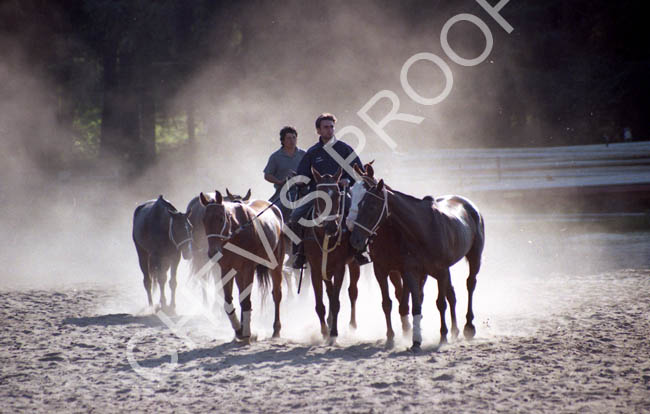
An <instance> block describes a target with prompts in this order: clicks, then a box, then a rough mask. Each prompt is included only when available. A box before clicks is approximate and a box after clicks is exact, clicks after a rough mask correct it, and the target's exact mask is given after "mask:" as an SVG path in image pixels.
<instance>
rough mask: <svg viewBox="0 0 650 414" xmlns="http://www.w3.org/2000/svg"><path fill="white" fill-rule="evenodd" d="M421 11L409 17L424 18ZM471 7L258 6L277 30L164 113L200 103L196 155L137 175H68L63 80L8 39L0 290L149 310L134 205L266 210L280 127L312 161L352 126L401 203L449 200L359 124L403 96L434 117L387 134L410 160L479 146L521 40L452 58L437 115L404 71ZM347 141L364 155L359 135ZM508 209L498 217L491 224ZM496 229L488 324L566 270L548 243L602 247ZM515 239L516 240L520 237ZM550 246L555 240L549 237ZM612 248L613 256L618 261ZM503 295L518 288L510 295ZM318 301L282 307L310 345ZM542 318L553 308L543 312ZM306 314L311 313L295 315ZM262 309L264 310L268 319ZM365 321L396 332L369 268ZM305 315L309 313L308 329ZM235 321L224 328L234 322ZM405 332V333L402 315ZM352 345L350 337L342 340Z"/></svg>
mask: <svg viewBox="0 0 650 414" xmlns="http://www.w3.org/2000/svg"><path fill="white" fill-rule="evenodd" d="M416 5H417V2H415V3H414V7H413V10H411V13H416V14H417V7H416ZM468 9H469V10H468ZM468 9H463V5H459V6H458V8H457V9H455V8H449V7H447V8H441V9H440V12H439V13H437V14H433V15H430V16H426V17H427V19H426V22H427V23H426V24H421V23H420V24H410V23H409V22H410V20H409V16H408V15H404V14H400V13H398V11H397V9H396V8H392V7H388V6H386V4H385V3H376V2H347V3H344V2H333V3H328V6H327V7H325V6H322V7H321V6H318V7H315V6H314V5H313V4H311V3H309V2H301V1H294V2H288V3H285V6H283V7H280V8H278V7H276V6H274V4H273V3H264V4H262V5H256V6H255V8H254V9H253V7H252V6H248V8H245V9H244V11H243V12H242V13H246V14H248V15H250V18H249V19H247V25H248V26H249V29H250V28H255V27H257V26H259V27H264V28H267V29H268V28H273V29H274V30H272V31H269V32H268V33H267V32H264V31H254V30H252V31H250V32H246V33H247V34H250V36H251V38H250V39H246V41H247V42H250V44H252V45H253V46H250V44H249V45H248V47H247V48H246V49H245V52H242V55H240V56H237V59H235V60H223V59H220V58H219V53H215V54H214V55H213V56H217V57H216V58H214V57H213V58H210V59H206V62H205V63H204V64H203V65H202V66H201V67H199V68H196V70H195V76H194V77H193V79H192V80H191V81H190V82H188V84H187V85H186V86H185V87H184V88H182V90H181V91H180V92H179V93H178V95H177V96H174V97H170V98H169V102H167V103H166V108H167V110H180V108H182V106H183V104H184V103H185V102H187V100H188V99H190V100H191V101H192V103H193V106H194V108H196V114H197V119H198V120H199V122H200V133H199V136H198V138H197V146H196V147H195V148H192V149H188V148H180V149H178V150H176V151H173V152H167V153H164V154H160V156H159V159H158V160H157V162H156V164H155V165H153V166H152V167H151V168H149V169H147V170H146V171H144V172H142V174H140V175H139V176H137V177H128V178H125V176H124V174H123V173H122V170H121V168H122V166H121V164H119V163H117V162H112V161H110V160H105V159H104V160H101V161H99V160H98V161H91V162H90V163H88V165H85V167H84V168H83V169H75V168H70V167H68V166H67V164H66V159H65V156H63V157H62V156H61V155H60V154H61V148H66V151H63V152H64V153H66V154H67V153H69V151H68V149H69V148H68V147H69V146H70V145H71V144H70V142H71V139H70V137H71V136H73V134H74V132H73V131H72V130H71V129H70V128H69V126H65V125H62V124H61V123H60V122H59V121H58V119H57V115H56V114H57V102H56V93H55V92H56V88H57V84H56V83H53V82H52V81H51V79H48V78H47V76H45V74H43V73H39V72H38V71H33V70H32V69H31V64H30V58H28V57H25V56H23V55H22V54H21V46H22V45H21V44H20V42H19V41H15V39H11V38H9V39H1V42H0V43H1V44H2V45H3V47H2V50H3V52H2V54H3V58H2V59H1V60H0V95H1V99H0V137H1V139H0V151H1V153H0V159H1V165H0V175H1V179H0V205H1V212H2V214H1V218H0V233H1V234H2V236H3V242H4V243H3V248H2V249H0V269H1V273H0V281H1V282H0V284H1V285H2V286H0V289H12V288H21V289H22V288H30V289H40V288H48V289H61V288H68V287H76V288H80V287H96V288H102V289H105V288H110V289H114V290H115V291H116V292H119V294H118V295H117V296H116V297H115V299H114V300H111V301H109V302H110V303H109V304H105V305H102V307H101V308H100V309H102V310H103V311H106V312H108V311H112V312H125V311H128V312H133V313H137V312H141V311H142V310H143V308H144V304H145V302H146V296H145V293H144V289H142V282H141V280H142V274H141V272H140V269H139V267H138V263H137V256H136V252H135V248H134V247H133V243H132V240H131V220H132V214H133V210H134V209H135V207H136V206H137V205H138V204H139V203H141V202H144V201H146V200H148V199H152V198H155V197H157V196H158V195H159V194H163V195H164V196H165V197H166V198H167V199H168V200H170V201H171V202H172V203H173V204H174V205H175V206H176V207H177V209H179V210H181V211H184V210H185V207H186V205H187V203H188V202H189V200H190V199H191V198H192V197H194V196H196V195H197V194H198V193H199V192H200V191H213V190H214V189H218V190H221V191H224V190H225V188H226V187H227V188H229V189H230V191H231V192H236V193H240V194H243V193H245V192H246V190H247V189H249V188H250V189H252V193H253V198H268V197H269V196H270V195H271V194H272V192H273V189H272V186H271V185H270V184H268V183H266V182H265V181H264V180H263V175H262V169H263V168H264V165H265V163H266V160H267V157H268V155H269V154H270V153H271V152H272V151H274V150H275V149H277V148H278V147H279V139H278V136H277V133H278V131H279V130H280V128H282V126H284V125H294V126H295V127H296V128H297V129H298V131H299V137H298V139H299V146H300V147H301V148H305V149H306V148H308V147H309V146H311V145H312V144H313V143H315V142H316V139H317V136H316V134H315V131H314V125H313V122H314V119H315V118H316V117H317V115H318V114H320V113H321V112H332V113H334V114H336V116H337V117H338V119H339V122H338V123H337V128H338V129H339V130H340V129H341V128H343V127H345V126H349V125H351V126H356V127H358V128H361V129H362V130H363V131H364V133H365V134H366V136H367V138H368V141H367V143H366V148H365V149H364V151H363V152H362V153H361V154H360V156H361V159H362V161H364V162H368V161H370V160H371V159H373V158H376V157H381V159H382V161H381V162H379V163H377V164H376V165H375V170H376V171H377V175H378V176H379V177H383V178H386V180H387V182H389V183H391V182H392V183H395V182H397V183H400V182H401V183H403V186H404V187H402V188H403V190H404V191H406V192H409V193H412V194H415V195H419V196H422V195H425V194H439V192H440V190H439V188H440V187H444V186H445V181H446V179H445V176H444V175H442V176H438V177H435V179H436V181H435V182H436V187H435V188H422V187H420V186H418V187H413V186H409V185H408V180H401V179H399V178H398V176H401V175H403V173H404V171H395V170H394V169H393V170H391V171H390V172H387V173H384V172H383V170H384V169H386V170H388V169H389V167H390V166H391V164H392V161H391V154H392V153H391V151H390V149H389V148H388V147H387V146H386V145H385V143H384V142H383V141H381V139H379V138H378V137H377V136H376V135H375V134H374V133H373V132H372V131H371V130H370V129H369V128H368V127H367V125H365V124H364V123H363V121H362V120H361V119H360V118H359V117H358V116H357V114H356V113H357V111H358V110H359V109H361V108H362V106H363V105H364V104H365V103H366V102H367V101H368V100H369V99H370V98H371V97H372V96H374V94H375V93H377V92H379V91H381V90H385V89H388V90H391V91H393V92H395V93H396V94H397V95H398V97H399V98H400V104H401V106H400V112H405V113H409V114H415V115H418V116H422V117H424V121H423V122H422V123H421V124H419V125H415V124H411V123H406V122H400V121H394V122H393V123H391V124H390V125H389V126H387V128H386V131H387V133H388V134H389V135H390V136H391V137H393V138H394V139H395V140H396V141H397V142H398V145H399V146H398V150H397V151H398V152H399V153H402V154H404V153H411V152H418V151H420V150H422V149H423V148H428V149H436V148H438V147H449V146H456V145H458V146H463V145H472V146H480V145H481V143H482V139H481V133H482V131H484V130H486V129H488V128H487V126H486V125H485V122H484V121H485V120H486V119H489V114H490V113H489V107H490V101H489V99H490V97H489V96H486V95H483V94H481V93H480V91H481V90H482V89H483V88H485V87H486V85H491V86H493V84H494V83H495V82H498V81H499V79H502V78H503V77H504V72H503V71H504V70H505V69H504V67H505V66H507V64H506V63H504V62H505V61H507V56H503V55H499V52H498V50H499V46H500V45H499V43H500V42H505V41H516V39H514V38H507V37H505V36H504V35H503V34H501V33H499V30H500V28H498V27H496V26H492V29H493V33H494V34H495V46H494V48H495V49H494V50H495V52H494V53H495V57H493V58H492V59H488V61H486V62H485V63H483V64H482V65H480V66H478V67H474V68H461V67H459V66H457V65H454V64H452V63H451V62H449V61H448V63H449V64H450V66H451V67H452V70H453V74H454V87H453V90H452V92H451V94H450V96H449V97H448V98H447V99H446V100H445V101H444V102H443V103H441V104H440V105H436V106H431V107H425V106H422V105H419V104H417V103H414V102H413V101H411V100H410V99H409V98H408V97H407V96H406V94H405V93H404V91H403V90H402V88H401V85H400V81H399V73H400V70H401V67H402V65H403V63H404V62H405V61H406V60H407V59H408V58H409V57H411V56H412V55H413V54H415V53H419V52H431V53H436V54H438V55H440V56H445V55H444V52H443V51H442V49H441V47H440V41H439V33H440V29H441V28H442V26H443V24H444V22H445V21H446V20H447V19H448V18H449V17H451V16H452V15H454V14H456V13H460V12H477V13H478V11H477V8H476V6H475V5H471V7H470V6H468ZM427 10H429V9H427ZM482 17H485V16H482ZM422 20H424V19H422ZM450 42H451V43H452V46H453V47H454V48H455V50H457V51H458V53H459V54H461V55H464V56H476V55H478V54H479V53H480V52H481V51H482V50H483V47H484V42H485V40H484V38H483V35H482V34H481V33H480V31H478V29H476V27H473V26H471V25H467V26H466V25H458V26H457V27H455V28H454V29H453V30H452V31H451V32H450ZM409 80H410V82H411V84H413V85H417V86H418V90H419V91H421V94H423V95H427V96H435V95H437V94H438V93H440V91H441V90H442V87H441V85H442V84H443V82H444V78H443V76H442V73H441V72H440V71H439V70H438V69H437V68H435V67H434V66H431V65H427V64H426V63H422V64H420V65H416V66H414V67H413V68H412V71H411V72H410V74H409ZM388 110H390V106H389V104H388V102H384V101H382V102H379V103H378V104H377V105H376V106H375V107H373V108H372V110H371V111H370V114H371V116H372V117H373V118H374V119H377V120H378V119H381V117H382V116H383V114H385V113H387V112H388ZM345 139H346V140H348V141H349V142H350V143H351V144H352V145H353V146H354V145H356V140H355V139H354V138H353V137H352V136H349V137H345ZM382 163H383V164H382ZM406 173H407V174H411V173H412V174H420V173H421V172H420V171H406ZM402 188H400V189H402ZM479 207H481V206H480V205H479ZM499 209H500V207H499V206H496V205H490V206H488V208H487V210H489V211H491V212H495V211H499ZM486 223H487V250H486V253H485V260H484V263H483V269H482V271H481V273H480V274H479V277H478V279H479V284H478V288H477V292H476V297H477V298H478V299H477V300H478V303H479V305H477V309H478V310H477V315H478V317H479V320H481V321H483V322H485V323H486V324H488V322H486V320H487V319H486V318H487V317H486V316H485V315H483V316H482V315H481V313H482V312H485V310H486V309H489V308H490V307H491V306H497V304H498V303H504V302H503V300H502V296H498V295H504V294H505V295H507V296H508V300H509V302H506V303H508V304H509V305H508V306H509V311H510V312H516V310H517V309H519V307H520V306H522V304H523V303H526V302H527V301H528V302H527V303H531V302H530V301H529V299H530V298H531V297H534V296H535V292H530V291H529V290H527V289H526V286H529V285H526V283H528V282H527V281H529V280H531V279H532V278H534V277H544V276H545V275H548V274H549V272H554V271H558V269H557V268H552V269H550V268H548V267H545V266H544V265H545V264H548V262H549V261H552V260H555V258H553V257H549V256H548V254H547V253H548V252H549V250H548V249H547V247H548V243H550V244H551V245H553V246H555V247H554V248H553V249H551V250H552V252H553V254H558V255H562V254H563V253H564V252H563V251H561V250H563V246H564V243H566V242H567V241H568V242H571V243H578V244H580V246H581V248H583V249H585V250H589V248H588V246H590V245H592V244H593V243H594V240H593V239H590V238H589V237H585V238H583V239H580V238H579V236H575V237H574V238H573V239H570V238H569V239H567V238H564V237H556V236H555V235H557V234H561V233H562V226H561V225H560V226H557V228H552V229H549V227H548V226H546V227H545V233H544V235H536V236H535V237H532V236H531V237H527V235H525V236H521V235H520V234H517V232H518V231H520V229H521V228H518V227H517V226H516V225H513V226H494V225H493V224H492V221H491V218H490V215H486ZM513 234H514V235H516V236H517V237H519V238H513V237H512V236H513ZM549 234H551V235H553V236H551V237H550V238H549V237H548V235H549ZM513 240H517V242H514V243H513ZM529 241H530V243H529ZM618 241H619V240H613V241H612V243H618ZM519 242H523V243H526V244H525V247H529V245H532V244H533V243H536V244H535V246H537V245H541V246H544V248H543V249H541V250H534V249H533V250H530V249H529V250H526V249H521V248H520V246H518V245H517V243H519ZM595 243H596V244H598V243H601V241H596V242H595ZM600 251H602V252H604V254H607V253H606V252H607V249H601V250H600ZM599 259H602V258H599ZM587 260H589V256H587ZM564 263H568V261H566V260H565V261H564ZM535 269H536V270H535ZM594 271H596V270H594ZM187 273H188V272H187V266H186V265H185V264H183V265H181V268H180V271H179V281H180V286H181V287H180V288H179V289H181V291H185V290H186V289H188V288H187V287H184V285H183V284H184V283H186V282H187ZM453 273H454V284H455V285H456V292H457V295H458V296H459V299H460V300H459V303H458V307H457V310H458V314H459V320H460V322H461V324H462V323H464V309H465V306H466V299H463V297H464V296H465V295H466V293H465V288H464V285H465V282H464V278H465V274H466V266H465V264H464V263H461V264H459V265H457V266H456V267H454V270H453ZM531 273H532V274H531ZM513 280H515V281H517V282H516V283H512V281H513ZM346 283H347V282H346ZM495 286H501V287H507V286H510V288H509V289H504V290H501V291H500V292H497V290H498V289H496V290H495ZM303 288H304V287H303ZM294 289H295V285H294ZM304 289H305V288H304ZM305 290H306V291H307V292H308V291H309V288H306V289H305ZM188 292H189V291H188ZM307 292H305V293H303V294H301V297H298V298H296V297H293V298H291V297H289V296H288V295H286V292H285V298H286V301H285V302H283V303H284V310H283V312H284V316H285V318H284V327H285V328H284V331H285V332H286V334H287V335H288V336H289V337H293V338H296V339H298V340H310V338H311V335H312V333H311V331H309V332H310V333H308V334H306V336H305V334H304V330H303V329H302V328H303V326H309V327H310V329H311V328H314V329H316V328H317V323H316V316H315V314H314V311H313V299H312V298H311V297H310V296H307V297H306V296H305V294H306V293H307ZM345 292H346V290H345V289H344V290H343V291H342V296H344V295H345ZM435 292H436V288H435V283H434V280H433V279H430V281H429V283H428V285H427V290H426V292H425V295H426V296H425V298H426V302H425V307H424V312H425V315H427V316H428V317H429V318H430V319H429V320H437V317H436V316H434V315H436V313H437V310H436V309H435V304H434V300H433V299H432V298H434V297H435V295H436V293H435ZM488 292H489V293H488ZM504 292H506V293H504ZM522 292H523V293H522ZM188 294H189V293H188ZM309 295H311V293H309ZM487 297H492V298H494V300H488V299H486V298H487ZM125 301H128V302H127V303H124V302H125ZM342 302H343V304H344V305H343V310H342V315H341V319H340V320H341V324H342V325H345V321H346V318H348V317H349V305H348V300H347V299H346V298H343V299H342ZM394 303H396V302H395V301H394ZM264 306H265V308H266V309H270V308H271V306H272V305H271V304H270V301H269V303H266V304H265V305H264ZM535 306H538V308H537V309H539V310H543V309H545V306H544V304H543V303H536V305H535ZM295 307H300V309H303V310H304V312H296V311H295ZM179 308H180V312H181V313H182V312H183V311H184V310H185V311H188V312H189V311H195V310H193V309H192V302H191V301H186V302H183V300H182V299H181V300H179ZM260 308H261V304H260V303H257V304H256V307H255V309H260ZM358 309H359V315H358V320H359V321H360V328H359V330H358V331H357V334H356V335H358V337H360V338H365V339H378V338H381V337H382V336H383V335H384V330H385V326H384V323H383V316H382V315H381V306H380V296H379V290H378V288H377V286H376V283H375V282H374V278H373V276H372V272H371V269H370V266H366V267H365V268H364V273H363V276H362V281H361V292H360V299H359V307H358ZM395 309H396V305H395V306H394V310H395ZM216 313H217V314H219V312H216ZM394 313H396V312H394ZM297 314H300V315H304V318H303V319H304V320H302V322H300V321H299V320H298V319H300V318H298V319H297V317H296V315H297ZM219 315H220V314H219ZM257 315H258V316H255V317H254V318H257V319H254V326H257V327H258V328H259V329H261V330H262V332H264V331H263V329H269V330H270V326H271V323H270V319H269V321H267V320H266V318H267V316H268V315H264V316H261V315H260V314H259V313H258V314H257ZM290 315H291V316H290ZM481 317H482V319H481ZM219 318H222V315H220V316H219ZM269 318H270V317H269ZM292 318H293V320H291V319H292ZM222 322H223V323H224V326H227V322H225V319H223V320H222ZM267 322H268V323H267ZM303 322H304V323H303ZM255 324H257V325H255ZM394 326H396V327H399V320H398V319H395V320H394ZM429 326H432V325H429ZM430 329H431V330H433V329H434V328H433V327H431V328H430ZM480 330H481V327H480V326H479V331H480ZM345 335H346V333H345V330H344V334H343V339H344V340H345ZM433 336H434V334H431V335H429V337H433Z"/></svg>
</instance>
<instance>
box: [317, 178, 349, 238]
mask: <svg viewBox="0 0 650 414" xmlns="http://www.w3.org/2000/svg"><path fill="white" fill-rule="evenodd" d="M311 172H312V175H313V176H314V180H315V181H316V190H317V191H321V192H322V193H325V197H322V194H321V196H320V197H318V198H316V201H315V203H314V215H315V217H314V218H315V219H316V220H317V221H318V222H320V223H325V225H324V227H325V234H327V235H330V236H331V235H334V234H336V233H337V231H339V225H340V223H341V220H343V214H344V211H343V208H342V206H341V203H342V201H343V200H344V197H345V194H344V193H343V192H342V191H341V190H340V189H339V180H340V179H341V176H342V175H343V169H342V168H339V169H338V171H337V172H336V174H334V175H330V174H323V175H321V174H319V173H318V171H316V170H315V169H314V168H313V167H312V169H311Z"/></svg>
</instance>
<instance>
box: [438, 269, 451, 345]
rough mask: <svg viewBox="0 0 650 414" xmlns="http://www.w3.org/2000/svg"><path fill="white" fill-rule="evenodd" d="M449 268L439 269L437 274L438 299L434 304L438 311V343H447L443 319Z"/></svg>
mask: <svg viewBox="0 0 650 414" xmlns="http://www.w3.org/2000/svg"><path fill="white" fill-rule="evenodd" d="M449 281H450V275H449V269H445V270H443V271H441V272H440V273H439V275H438V299H437V300H436V306H437V307H438V311H439V312H440V344H445V343H447V332H448V330H447V321H446V320H445V319H446V318H445V311H446V310H447V300H446V296H447V293H448V291H449V284H450V283H449Z"/></svg>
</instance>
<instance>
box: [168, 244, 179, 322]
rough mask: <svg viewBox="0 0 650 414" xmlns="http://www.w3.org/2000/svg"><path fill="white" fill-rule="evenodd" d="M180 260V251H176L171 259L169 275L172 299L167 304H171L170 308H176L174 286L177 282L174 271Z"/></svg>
mask: <svg viewBox="0 0 650 414" xmlns="http://www.w3.org/2000/svg"><path fill="white" fill-rule="evenodd" d="M180 261H181V255H180V253H176V256H175V257H174V258H173V259H172V263H171V276H170V278H169V287H170V288H171V291H172V301H171V304H170V305H169V306H171V308H172V310H173V309H176V286H177V285H178V283H177V282H176V271H177V270H178V263H179V262H180Z"/></svg>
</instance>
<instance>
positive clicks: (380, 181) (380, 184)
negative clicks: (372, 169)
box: [377, 178, 384, 191]
mask: <svg viewBox="0 0 650 414" xmlns="http://www.w3.org/2000/svg"><path fill="white" fill-rule="evenodd" d="M377 191H384V179H383V178H382V179H381V180H379V184H377Z"/></svg>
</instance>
